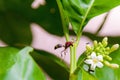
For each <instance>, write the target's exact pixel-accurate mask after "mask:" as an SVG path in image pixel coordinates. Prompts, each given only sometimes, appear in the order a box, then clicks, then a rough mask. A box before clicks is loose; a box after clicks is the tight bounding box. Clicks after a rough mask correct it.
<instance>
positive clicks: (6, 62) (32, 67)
mask: <svg viewBox="0 0 120 80" xmlns="http://www.w3.org/2000/svg"><path fill="white" fill-rule="evenodd" d="M31 51H33V48H31V47H25V48H24V49H22V50H18V49H16V48H12V47H3V48H0V80H46V79H45V76H44V74H43V73H42V71H41V70H40V68H39V67H38V65H37V64H36V63H35V62H34V60H33V59H32V57H31V56H30V55H29V53H30V52H31Z"/></svg>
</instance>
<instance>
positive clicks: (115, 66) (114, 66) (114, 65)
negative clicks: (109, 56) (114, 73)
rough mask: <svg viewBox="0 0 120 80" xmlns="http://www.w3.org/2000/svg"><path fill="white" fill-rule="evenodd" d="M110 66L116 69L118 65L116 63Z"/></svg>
mask: <svg viewBox="0 0 120 80" xmlns="http://www.w3.org/2000/svg"><path fill="white" fill-rule="evenodd" d="M110 67H111V68H113V69H116V68H119V65H118V64H114V63H113V64H110Z"/></svg>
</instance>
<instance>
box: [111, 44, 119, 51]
mask: <svg viewBox="0 0 120 80" xmlns="http://www.w3.org/2000/svg"><path fill="white" fill-rule="evenodd" d="M118 48H119V44H114V45H113V46H112V47H111V49H110V52H113V51H115V50H117V49H118Z"/></svg>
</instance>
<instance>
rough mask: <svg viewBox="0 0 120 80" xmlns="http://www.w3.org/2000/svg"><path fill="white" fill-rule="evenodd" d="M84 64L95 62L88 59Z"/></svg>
mask: <svg viewBox="0 0 120 80" xmlns="http://www.w3.org/2000/svg"><path fill="white" fill-rule="evenodd" d="M84 62H85V63H86V64H93V60H91V59H86V60H85V61H84Z"/></svg>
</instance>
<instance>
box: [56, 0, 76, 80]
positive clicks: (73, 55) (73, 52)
mask: <svg viewBox="0 0 120 80" xmlns="http://www.w3.org/2000/svg"><path fill="white" fill-rule="evenodd" d="M56 1H57V4H58V7H59V10H60V15H61V19H62V25H63V31H64V35H65V37H66V41H69V40H70V39H69V27H68V25H67V22H68V21H67V20H68V19H67V17H66V16H65V13H64V11H63V7H62V4H61V2H60V0H56ZM76 66H77V65H76V46H75V45H73V47H70V78H71V74H72V73H73V72H74V71H75V69H76Z"/></svg>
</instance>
